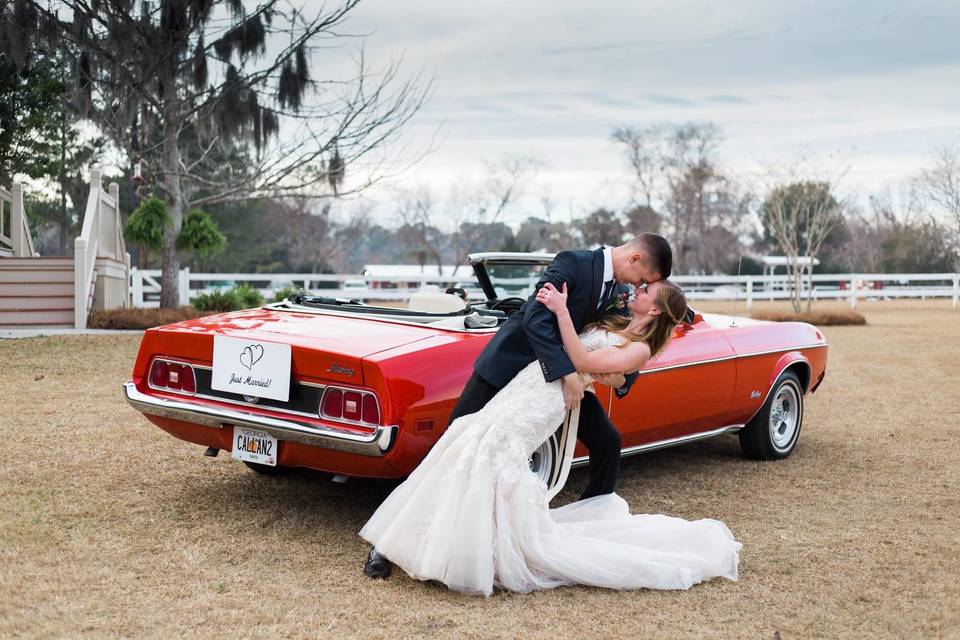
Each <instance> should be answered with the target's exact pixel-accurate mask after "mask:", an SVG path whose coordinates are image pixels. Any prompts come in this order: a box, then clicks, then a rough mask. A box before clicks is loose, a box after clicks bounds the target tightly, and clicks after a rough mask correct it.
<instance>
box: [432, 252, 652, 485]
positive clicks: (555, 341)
mask: <svg viewBox="0 0 960 640" xmlns="http://www.w3.org/2000/svg"><path fill="white" fill-rule="evenodd" d="M603 271H604V258H603V249H597V250H596V251H561V252H560V253H558V254H557V255H556V257H555V258H554V259H553V261H552V262H551V263H550V265H549V266H548V267H547V269H546V270H545V271H544V272H543V275H542V276H541V278H540V281H539V282H538V283H537V286H536V289H540V287H542V286H543V285H544V283H547V282H550V283H552V284H553V285H554V286H555V287H557V289H560V288H561V287H562V286H563V283H566V284H567V289H568V292H569V295H568V298H567V308H568V309H569V310H570V318H571V319H572V320H573V325H574V327H575V328H576V330H577V332H578V333H579V332H580V331H582V330H583V328H584V327H585V326H586V325H588V324H590V323H591V322H594V321H596V320H599V319H600V317H601V316H602V315H603V314H604V313H609V311H608V310H607V308H608V306H609V305H610V304H611V303H612V301H613V300H614V299H615V297H616V295H617V294H618V293H620V292H622V291H625V290H626V289H625V288H624V287H622V285H617V283H616V282H613V286H607V287H604V282H603ZM601 291H604V296H603V300H600V293H601ZM534 360H539V361H540V368H541V369H542V370H543V376H544V379H546V380H547V382H551V381H553V380H557V379H558V378H561V377H563V376H565V375H567V374H568V373H572V372H573V371H575V370H576V369H575V367H574V366H573V363H571V362H570V358H569V357H568V356H567V354H566V351H564V349H563V340H562V339H561V337H560V329H559V327H558V325H557V320H556V316H554V315H553V313H552V312H551V311H550V310H549V309H547V308H546V307H544V306H543V305H542V304H541V303H539V302H537V301H536V291H534V293H533V294H531V296H530V297H529V298H528V299H527V301H526V302H525V303H524V304H523V306H522V307H520V309H519V311H517V312H516V313H514V314H513V315H512V316H510V318H508V319H507V321H506V322H505V323H504V324H503V326H502V327H500V329H499V330H497V333H496V334H495V335H494V337H493V339H492V340H490V342H489V343H487V346H486V347H485V348H484V350H483V351H482V352H481V353H480V355H479V356H478V357H477V360H476V362H475V363H474V367H473V376H472V377H471V378H470V380H469V381H468V382H467V385H466V387H465V388H464V390H463V393H462V394H461V396H460V400H459V401H458V402H457V406H456V407H454V409H453V413H452V414H451V416H450V421H451V422H453V421H454V420H455V419H457V418H459V417H460V416H462V415H468V414H471V413H475V412H477V411H479V410H480V409H482V408H483V406H484V405H486V404H487V402H489V400H490V399H491V398H493V396H494V395H496V393H497V391H499V390H500V389H502V388H503V387H504V386H506V384H507V383H508V382H510V380H512V379H513V377H514V376H515V375H517V373H519V372H520V370H521V369H523V368H524V367H526V366H527V365H528V364H530V363H531V362H533V361H534ZM636 378H637V374H635V373H634V374H631V375H629V376H626V383H625V384H624V385H623V386H622V387H621V388H619V389H617V390H616V392H617V396H618V397H622V396H623V395H625V394H626V393H627V391H629V389H630V387H631V386H632V385H633V383H634V381H635V380H636ZM578 439H579V440H580V441H581V442H583V443H584V445H586V447H587V449H589V451H590V481H589V483H588V484H587V488H586V489H585V490H584V492H583V495H582V496H581V497H582V498H589V497H591V496H595V495H602V494H605V493H612V492H613V490H614V489H615V488H616V484H617V476H618V475H619V473H620V433H619V432H618V431H617V429H616V427H614V426H613V424H612V423H611V422H610V419H609V418H608V417H607V414H606V412H605V411H604V410H603V407H601V406H600V403H599V402H598V401H597V398H596V396H594V395H593V394H592V393H586V394H584V398H583V402H582V403H581V405H580V426H579V429H578Z"/></svg>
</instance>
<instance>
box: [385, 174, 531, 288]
mask: <svg viewBox="0 0 960 640" xmlns="http://www.w3.org/2000/svg"><path fill="white" fill-rule="evenodd" d="M538 166H539V163H538V162H537V161H536V160H534V159H532V158H529V157H527V156H507V157H505V158H503V159H502V160H501V161H500V162H498V163H496V164H491V165H488V166H487V168H486V170H485V172H484V174H483V175H482V176H481V177H480V178H475V179H470V178H467V179H462V180H460V181H459V182H457V183H456V184H454V185H453V186H452V187H451V188H450V191H449V192H448V193H447V195H446V197H445V198H438V197H436V196H435V195H434V193H433V192H432V191H431V190H430V189H429V187H426V186H421V187H419V188H416V189H413V190H408V191H403V192H401V193H400V195H399V197H398V201H399V205H398V209H397V213H398V217H399V219H400V223H401V227H400V231H401V234H402V236H403V237H404V238H405V242H406V243H408V244H409V245H410V247H411V252H412V253H415V255H417V256H420V257H422V259H423V262H425V261H426V260H427V259H428V258H431V257H432V258H433V259H435V260H436V263H437V265H438V266H439V265H440V264H442V258H441V256H442V254H443V253H444V247H445V246H449V249H450V252H451V253H452V256H453V264H454V275H456V273H457V271H458V270H459V268H460V266H461V265H462V264H463V263H464V262H465V261H466V258H467V256H468V255H469V254H470V253H472V252H474V251H476V249H477V246H478V244H479V243H480V242H481V240H482V239H483V237H484V235H485V233H486V231H487V230H488V229H489V228H490V226H491V225H495V224H497V223H500V222H503V219H504V218H505V216H506V214H507V212H508V210H509V209H510V208H511V206H512V205H513V204H514V203H516V201H517V199H518V198H520V197H521V196H522V195H523V193H524V189H525V187H526V185H527V182H528V180H529V178H530V176H531V175H532V174H533V173H534V172H535V171H536V170H537V168H538ZM444 231H446V235H445V234H444ZM414 247H415V248H414Z"/></svg>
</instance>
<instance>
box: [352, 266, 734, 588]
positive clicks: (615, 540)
mask: <svg viewBox="0 0 960 640" xmlns="http://www.w3.org/2000/svg"><path fill="white" fill-rule="evenodd" d="M566 297H567V287H566V284H564V285H563V288H562V290H559V291H558V290H557V289H556V288H555V287H554V286H553V285H551V284H550V283H547V284H545V285H544V286H543V287H542V288H541V289H540V290H539V291H538V292H537V300H538V301H539V302H541V303H543V305H544V306H546V307H547V308H548V309H550V311H552V312H553V313H554V314H555V315H556V319H557V323H558V325H559V328H560V334H561V336H562V339H563V346H564V348H565V349H566V351H567V355H569V356H570V360H571V362H572V363H573V364H574V366H575V367H576V368H577V371H580V372H592V373H624V372H629V371H636V370H638V369H639V368H641V367H642V366H643V365H644V363H646V361H647V360H648V359H649V358H651V357H653V356H655V355H657V353H659V352H660V351H662V350H663V348H664V347H665V346H666V343H667V342H668V340H669V338H670V336H671V335H672V332H673V328H674V327H675V326H676V325H677V324H679V322H680V319H681V318H682V317H683V314H684V312H685V311H686V298H685V296H684V295H683V292H682V291H681V290H680V289H679V288H678V287H677V286H676V285H674V284H672V283H671V282H669V281H659V282H654V283H651V284H649V285H647V286H643V287H638V288H637V289H635V291H634V295H633V296H631V299H630V301H629V302H628V304H627V307H628V309H629V310H630V314H631V315H630V317H625V316H607V317H605V318H604V319H603V320H601V321H600V322H598V323H595V324H594V325H592V326H590V327H587V328H586V329H585V330H584V331H583V333H582V334H580V335H577V333H576V331H575V329H574V325H573V322H572V321H571V319H570V316H569V313H568V312H567V307H566ZM564 412H565V409H564V399H563V392H562V390H561V384H560V381H559V380H556V381H553V382H545V381H544V379H543V375H542V374H541V371H540V367H539V366H538V363H537V362H536V361H534V362H532V363H531V364H529V365H528V366H527V367H526V368H525V369H523V370H522V371H521V372H520V373H519V374H517V375H516V377H514V379H513V380H511V381H510V382H509V383H508V384H507V385H506V386H505V387H504V388H503V389H502V390H501V391H500V392H499V393H498V394H497V395H496V396H495V397H494V398H493V399H492V400H491V401H490V402H489V403H488V404H487V405H486V406H485V407H484V408H483V409H481V410H480V411H478V412H476V413H473V414H470V415H465V416H462V417H460V418H458V419H457V420H455V421H454V422H453V423H451V425H450V427H449V428H448V429H447V431H446V432H445V433H444V434H443V436H442V437H441V438H440V439H439V440H438V441H437V443H436V445H434V447H433V449H431V451H430V453H429V454H428V455H427V456H426V458H424V460H423V462H422V463H421V464H420V466H418V467H417V468H416V469H415V470H414V471H413V473H412V474H410V476H409V477H408V478H407V480H406V481H404V482H403V483H402V484H401V485H400V486H398V487H397V488H396V489H395V490H394V491H393V493H391V494H390V495H389V496H388V497H387V499H386V500H385V501H384V502H383V504H381V505H380V507H379V508H378V509H377V511H376V512H375V513H374V514H373V516H372V517H371V518H370V520H368V521H367V523H366V524H365V525H364V526H363V529H362V530H361V531H360V535H361V536H362V537H363V538H364V539H365V540H367V541H368V542H370V543H372V544H373V545H375V547H376V549H377V550H378V551H379V552H380V553H381V554H382V555H384V556H386V557H387V558H388V559H389V560H390V561H392V562H393V563H394V564H396V565H398V566H399V567H401V568H402V569H403V570H404V571H406V572H407V574H409V575H410V576H412V577H414V578H417V579H419V580H437V581H439V582H442V583H444V584H445V585H447V586H448V587H449V588H450V589H454V590H456V591H462V592H465V593H472V594H483V595H490V594H491V593H493V590H494V588H495V587H499V588H503V589H508V590H510V591H517V592H529V591H533V590H536V589H551V588H554V587H557V586H561V585H571V584H585V585H593V586H598V587H608V588H611V589H637V588H649V589H687V588H689V587H691V586H692V585H694V584H697V583H699V582H702V581H704V580H709V579H711V578H714V577H718V576H720V577H725V578H729V579H731V580H736V579H737V565H738V562H739V550H740V546H741V545H740V543H739V542H737V541H736V540H735V539H734V537H733V535H732V534H731V533H730V530H729V529H728V528H727V527H726V525H724V524H723V523H722V522H720V521H718V520H709V519H704V520H696V521H693V522H691V521H687V520H683V519H681V518H674V517H670V516H665V515H646V514H642V515H639V514H638V515H631V514H630V513H629V510H628V506H627V503H626V501H625V500H624V499H623V498H621V497H620V496H618V495H616V494H614V493H611V494H605V495H600V496H594V497H591V498H587V499H584V500H580V501H578V502H574V503H571V504H568V505H566V506H563V507H559V508H557V509H550V508H549V506H548V504H547V502H548V500H547V486H546V484H545V483H544V482H543V480H541V479H540V478H539V477H538V476H537V475H535V474H534V473H533V472H532V471H531V470H530V468H529V464H528V459H529V457H530V454H531V453H532V452H533V451H534V450H535V449H536V448H537V447H538V446H539V445H540V444H541V443H542V442H543V441H544V440H546V439H547V438H548V437H549V436H550V435H551V434H552V433H553V432H554V431H555V430H556V429H557V425H559V424H560V423H561V422H562V421H563V417H564Z"/></svg>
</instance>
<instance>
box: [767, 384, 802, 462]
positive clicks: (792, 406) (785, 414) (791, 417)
mask: <svg viewBox="0 0 960 640" xmlns="http://www.w3.org/2000/svg"><path fill="white" fill-rule="evenodd" d="M800 412H801V407H800V394H799V393H798V392H797V388H796V387H795V386H794V385H792V384H790V383H789V382H788V383H785V384H783V385H781V386H780V388H779V389H777V394H776V395H775V396H774V397H773V403H772V404H771V405H770V442H771V443H772V444H773V446H774V447H775V448H776V449H777V450H779V451H786V450H787V449H789V448H790V446H791V445H792V444H793V441H794V439H795V438H796V437H797V431H798V429H799V427H800Z"/></svg>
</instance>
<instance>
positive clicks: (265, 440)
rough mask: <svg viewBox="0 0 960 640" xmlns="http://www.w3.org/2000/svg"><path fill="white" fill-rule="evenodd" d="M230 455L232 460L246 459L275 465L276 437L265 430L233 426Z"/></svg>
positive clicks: (269, 465)
mask: <svg viewBox="0 0 960 640" xmlns="http://www.w3.org/2000/svg"><path fill="white" fill-rule="evenodd" d="M230 455H231V457H232V458H233V459H234V460H246V461H247V462H256V463H257V464H264V465H267V466H268V467H275V466H277V439H276V438H274V437H273V436H271V435H270V434H269V433H267V432H265V431H257V430H256V429H245V428H243V427H234V428H233V451H232V452H231V454H230Z"/></svg>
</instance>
